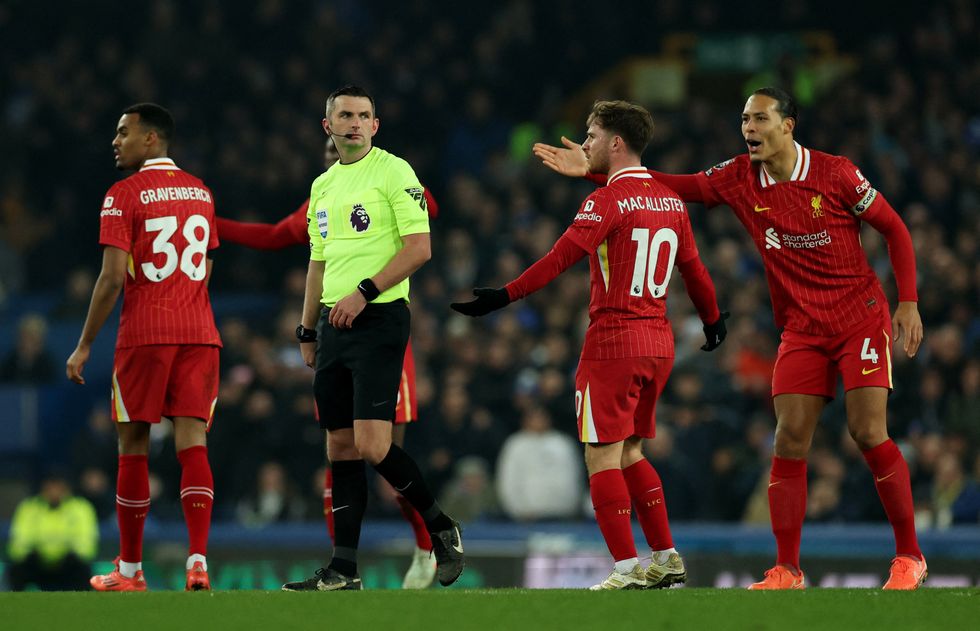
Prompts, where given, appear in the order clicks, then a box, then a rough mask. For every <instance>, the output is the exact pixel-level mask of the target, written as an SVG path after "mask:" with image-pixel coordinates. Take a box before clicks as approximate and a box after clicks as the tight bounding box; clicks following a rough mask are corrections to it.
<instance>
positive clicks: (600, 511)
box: [589, 469, 636, 561]
mask: <svg viewBox="0 0 980 631" xmlns="http://www.w3.org/2000/svg"><path fill="white" fill-rule="evenodd" d="M589 491H590V492H591V494H592V507H593V508H594V509H595V520H596V522H598V524H599V530H600V531H601V532H602V537H603V539H605V540H606V546H608V547H609V553H610V554H612V557H613V560H615V561H624V560H626V559H632V558H634V557H636V545H635V544H634V543H633V530H632V528H631V527H630V494H629V490H628V489H627V488H626V480H625V479H624V478H623V472H622V470H621V469H606V470H605V471H600V472H598V473H596V474H594V475H593V476H592V477H590V478H589Z"/></svg>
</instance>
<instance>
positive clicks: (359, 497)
mask: <svg viewBox="0 0 980 631" xmlns="http://www.w3.org/2000/svg"><path fill="white" fill-rule="evenodd" d="M331 466H332V468H333V523H334V552H333V559H331V561H330V567H332V568H333V569H335V570H337V571H338V572H340V573H341V574H343V575H344V576H355V575H357V545H358V543H359V542H360V539H361V520H363V519H364V509H365V508H366V507H367V497H368V488H367V472H366V470H365V468H364V461H363V460H339V461H336V462H334V463H333V464H332V465H331Z"/></svg>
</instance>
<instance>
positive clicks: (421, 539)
mask: <svg viewBox="0 0 980 631" xmlns="http://www.w3.org/2000/svg"><path fill="white" fill-rule="evenodd" d="M395 500H397V501H398V507H399V508H400V509H401V511H402V517H404V518H405V521H407V522H408V523H409V525H410V526H411V527H412V532H413V533H415V545H416V546H418V547H419V548H420V549H422V550H425V551H426V552H430V551H431V550H432V538H431V537H429V529H428V528H426V527H425V520H424V519H422V516H421V515H419V512H418V511H417V510H415V507H414V506H412V503H411V502H409V501H408V500H407V499H405V498H404V497H402V496H401V495H398V496H396V497H395Z"/></svg>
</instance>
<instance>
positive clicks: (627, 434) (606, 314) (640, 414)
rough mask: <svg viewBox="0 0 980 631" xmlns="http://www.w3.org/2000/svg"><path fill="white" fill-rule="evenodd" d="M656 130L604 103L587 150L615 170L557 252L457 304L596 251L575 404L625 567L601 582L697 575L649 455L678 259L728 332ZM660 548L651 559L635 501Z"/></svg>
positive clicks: (642, 583)
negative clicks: (649, 166) (663, 180)
mask: <svg viewBox="0 0 980 631" xmlns="http://www.w3.org/2000/svg"><path fill="white" fill-rule="evenodd" d="M652 134H653V119H652V118H651V116H650V113H649V112H647V111H646V110H645V109H643V108H642V107H640V106H638V105H634V104H631V103H627V102H625V101H597V102H596V103H595V105H594V106H593V108H592V113H591V114H590V115H589V118H588V134H587V135H588V140H586V142H585V145H584V146H583V150H584V151H585V155H586V156H587V160H588V164H587V166H588V170H589V171H590V172H592V173H611V174H612V175H611V176H610V177H609V183H608V186H606V187H604V188H600V189H598V190H596V191H595V192H594V193H592V194H591V195H589V196H588V197H587V198H586V199H585V202H584V203H583V204H582V206H581V208H579V211H578V214H576V215H575V219H574V221H573V222H572V225H571V226H569V228H568V229H567V230H566V231H565V233H564V234H563V235H562V236H561V237H560V238H559V239H558V241H557V242H556V243H555V245H554V247H553V248H552V249H551V251H550V252H549V253H548V254H547V255H545V256H544V257H543V258H541V259H540V260H539V261H537V262H536V263H534V264H533V265H532V266H531V267H529V268H528V269H527V270H526V271H525V272H524V273H523V274H522V275H521V276H520V277H519V278H517V279H516V280H514V281H512V282H510V283H508V284H507V285H506V286H505V287H503V288H500V289H489V288H479V289H475V290H474V292H473V293H474V294H475V295H476V296H477V298H476V300H473V301H471V302H467V303H454V304H453V305H452V308H453V309H455V310H456V311H458V312H460V313H463V314H465V315H470V316H480V315H485V314H487V313H489V312H490V311H493V310H495V309H499V308H501V307H504V306H506V305H507V304H509V303H510V302H512V301H514V300H518V299H520V298H523V297H525V296H527V295H528V294H530V293H533V292H535V291H537V290H538V289H540V288H541V287H543V286H544V285H546V284H547V283H548V282H550V281H551V280H553V279H554V278H555V277H557V276H558V275H559V274H560V273H562V272H563V271H564V270H566V269H568V267H570V266H571V265H573V264H574V263H576V262H577V261H579V260H580V259H581V258H582V257H584V256H588V257H589V268H590V271H591V298H590V301H589V328H588V331H587V332H586V334H585V345H584V347H583V349H582V356H581V360H580V362H579V367H578V371H577V373H576V376H575V413H576V416H577V418H578V433H579V439H580V440H581V441H582V442H583V443H585V462H586V466H587V467H588V471H589V488H590V491H591V495H592V505H593V507H594V508H595V515H596V521H597V522H598V524H599V530H600V531H601V532H602V536H603V538H604V539H605V541H606V545H607V546H608V548H609V552H610V553H611V554H612V557H613V560H614V561H615V569H614V570H613V572H612V573H611V574H610V575H609V577H608V578H606V579H605V580H604V581H602V583H600V584H598V585H595V586H593V587H592V589H595V590H599V589H638V588H659V587H669V586H670V585H672V584H674V583H683V582H684V581H685V580H686V578H687V572H686V569H685V568H684V564H683V561H682V560H681V557H680V555H679V554H678V553H677V551H676V550H675V549H674V544H673V540H672V538H671V533H670V526H669V524H668V521H667V508H666V505H665V503H664V491H663V484H662V483H661V481H660V476H659V475H658V474H657V471H656V470H655V469H654V468H653V465H651V464H650V462H649V461H648V460H647V459H646V458H645V457H644V456H643V452H642V446H643V439H644V438H652V437H653V436H654V430H655V423H654V419H655V417H654V412H655V406H656V403H657V398H658V397H659V395H660V392H661V391H662V390H663V387H664V384H665V383H666V381H667V377H668V376H669V375H670V371H671V368H672V366H673V360H674V335H673V331H672V330H671V327H670V322H669V321H668V320H667V312H666V299H667V285H668V283H669V282H670V277H671V273H672V272H673V268H674V264H675V263H676V264H677V267H678V268H679V269H680V271H681V275H682V276H683V277H684V282H685V285H686V287H687V292H688V295H689V296H690V297H691V300H692V301H693V302H694V305H695V307H696V308H697V310H698V314H699V315H700V316H701V320H702V321H703V322H704V323H705V325H704V330H705V336H706V337H707V343H706V344H705V345H704V346H702V349H703V350H706V351H710V350H714V349H715V348H717V347H718V345H719V344H721V342H722V341H723V340H724V338H725V333H726V331H725V320H724V318H725V317H727V314H721V313H719V311H718V306H717V304H716V299H715V287H714V284H713V283H712V282H711V277H710V276H708V272H707V270H706V269H705V267H704V265H703V264H702V263H701V260H700V258H699V257H698V250H697V246H696V244H695V242H694V235H693V232H692V230H691V223H690V220H689V219H688V216H687V208H686V207H685V206H684V203H683V202H682V201H681V200H680V199H679V198H678V197H677V194H676V193H674V192H673V191H672V190H670V189H669V188H667V187H666V186H664V185H663V184H660V183H658V182H657V181H656V180H654V179H653V177H651V176H650V174H649V173H647V171H646V169H644V168H643V167H641V166H640V154H642V153H643V150H644V149H645V148H646V146H647V144H648V143H649V142H650V137H651V136H652ZM631 503H632V506H633V508H634V509H635V510H636V512H637V516H638V518H639V521H640V525H641V526H642V528H643V533H644V535H645V537H646V539H647V543H648V544H649V545H650V548H651V552H652V554H651V563H650V565H649V567H648V568H647V569H646V570H644V569H643V567H642V566H641V565H640V563H639V560H638V557H637V552H636V546H635V544H634V542H633V534H632V529H631V527H630V504H631Z"/></svg>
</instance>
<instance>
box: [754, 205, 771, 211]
mask: <svg viewBox="0 0 980 631" xmlns="http://www.w3.org/2000/svg"><path fill="white" fill-rule="evenodd" d="M767 210H769V207H768V206H766V207H765V208H762V207H761V206H756V207H755V212H757V213H764V212H766V211H767Z"/></svg>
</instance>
